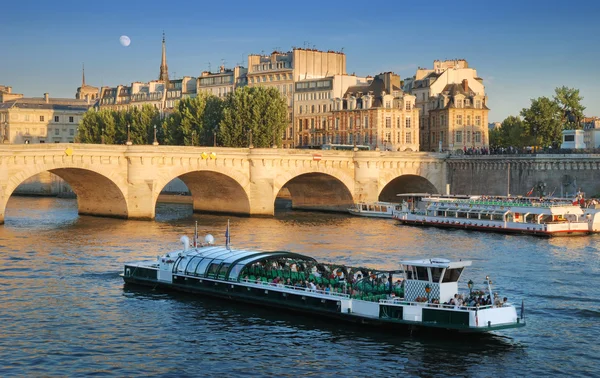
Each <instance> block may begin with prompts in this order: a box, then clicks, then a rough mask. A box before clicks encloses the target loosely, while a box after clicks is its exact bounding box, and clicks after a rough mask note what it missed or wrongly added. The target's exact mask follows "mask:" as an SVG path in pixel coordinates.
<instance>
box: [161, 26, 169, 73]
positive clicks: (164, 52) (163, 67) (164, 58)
mask: <svg viewBox="0 0 600 378" xmlns="http://www.w3.org/2000/svg"><path fill="white" fill-rule="evenodd" d="M158 80H160V81H162V82H164V83H168V82H169V68H168V67H167V47H166V45H165V32H164V31H163V38H162V58H161V61H160V76H159V77H158Z"/></svg>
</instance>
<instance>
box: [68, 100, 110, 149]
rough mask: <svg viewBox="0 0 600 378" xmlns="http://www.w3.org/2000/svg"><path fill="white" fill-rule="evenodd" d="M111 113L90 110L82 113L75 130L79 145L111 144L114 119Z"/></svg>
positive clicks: (105, 110) (103, 110)
mask: <svg viewBox="0 0 600 378" xmlns="http://www.w3.org/2000/svg"><path fill="white" fill-rule="evenodd" d="M113 113H114V112H113V111H111V110H107V109H102V110H95V109H90V110H88V111H87V112H85V113H84V115H83V117H82V119H81V121H80V123H79V127H78V130H77V139H78V141H79V143H102V142H104V143H107V144H111V143H113V139H114V131H115V118H114V115H113Z"/></svg>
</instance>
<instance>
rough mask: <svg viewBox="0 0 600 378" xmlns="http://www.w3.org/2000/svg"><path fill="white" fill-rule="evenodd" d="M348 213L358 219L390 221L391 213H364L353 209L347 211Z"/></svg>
mask: <svg viewBox="0 0 600 378" xmlns="http://www.w3.org/2000/svg"><path fill="white" fill-rule="evenodd" d="M348 212H349V213H350V214H352V215H357V216H359V217H367V218H386V219H392V214H391V213H376V212H365V211H357V210H354V209H348Z"/></svg>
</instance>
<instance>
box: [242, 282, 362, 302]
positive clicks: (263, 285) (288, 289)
mask: <svg viewBox="0 0 600 378" xmlns="http://www.w3.org/2000/svg"><path fill="white" fill-rule="evenodd" d="M231 281H232V282H242V283H244V284H246V285H250V286H252V287H257V288H261V289H262V288H264V289H267V288H269V289H285V290H280V291H284V292H293V293H297V292H298V291H304V292H307V293H314V294H320V295H330V296H333V297H340V298H346V299H348V298H350V295H349V294H345V293H338V292H335V291H326V290H316V289H315V290H313V289H310V288H307V287H300V286H291V285H280V284H274V283H272V282H264V281H261V282H252V281H250V280H248V281H245V280H240V281H237V280H231Z"/></svg>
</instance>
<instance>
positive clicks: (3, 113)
mask: <svg viewBox="0 0 600 378" xmlns="http://www.w3.org/2000/svg"><path fill="white" fill-rule="evenodd" d="M90 107H91V103H90V101H89V100H73V99H65V98H51V97H50V96H49V95H48V93H45V94H44V97H43V98H25V97H21V98H18V99H14V100H10V101H6V102H3V103H0V125H1V126H2V134H1V135H0V138H1V140H2V141H3V142H4V143H13V144H29V143H67V142H70V143H72V142H74V141H75V138H76V136H77V125H78V124H79V121H80V120H81V118H82V117H83V114H84V113H85V112H86V111H87V110H88V109H89V108H90Z"/></svg>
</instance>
